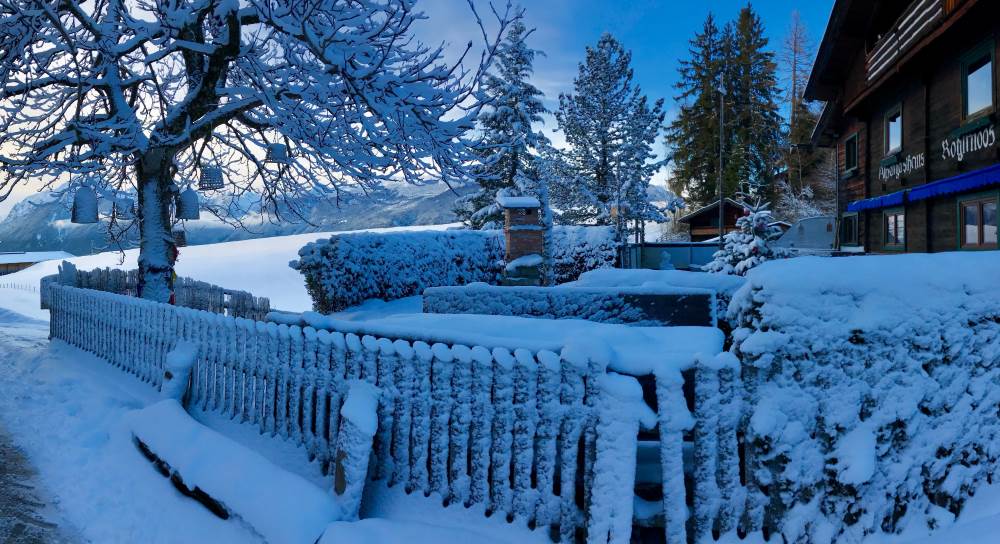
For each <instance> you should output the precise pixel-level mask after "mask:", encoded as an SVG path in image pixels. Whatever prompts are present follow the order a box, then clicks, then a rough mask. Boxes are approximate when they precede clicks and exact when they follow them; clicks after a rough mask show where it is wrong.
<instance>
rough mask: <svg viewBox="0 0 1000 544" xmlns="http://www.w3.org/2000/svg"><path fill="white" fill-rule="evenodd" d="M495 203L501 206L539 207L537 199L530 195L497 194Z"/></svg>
mask: <svg viewBox="0 0 1000 544" xmlns="http://www.w3.org/2000/svg"><path fill="white" fill-rule="evenodd" d="M497 204H499V205H500V207H502V208H541V207H542V205H541V204H540V203H539V202H538V199H537V198H535V197H532V196H498V197H497Z"/></svg>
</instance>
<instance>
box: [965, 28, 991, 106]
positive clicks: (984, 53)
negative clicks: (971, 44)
mask: <svg viewBox="0 0 1000 544" xmlns="http://www.w3.org/2000/svg"><path fill="white" fill-rule="evenodd" d="M992 110H993V42H989V43H986V44H983V45H981V46H979V47H977V48H976V49H975V50H973V51H971V52H970V53H968V54H967V55H966V56H965V58H964V59H963V60H962V116H963V117H964V118H970V117H976V116H977V115H980V114H983V113H987V112H989V111H992Z"/></svg>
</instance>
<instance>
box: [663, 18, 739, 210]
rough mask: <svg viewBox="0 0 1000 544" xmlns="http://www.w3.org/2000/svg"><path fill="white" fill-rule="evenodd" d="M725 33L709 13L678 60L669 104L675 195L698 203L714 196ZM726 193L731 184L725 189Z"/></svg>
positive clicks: (703, 202) (707, 201)
mask: <svg viewBox="0 0 1000 544" xmlns="http://www.w3.org/2000/svg"><path fill="white" fill-rule="evenodd" d="M728 40H729V37H728V34H726V35H724V34H723V31H722V30H721V29H720V28H719V27H718V26H717V25H716V23H715V17H714V16H713V15H712V14H711V13H709V14H708V17H707V18H706V19H705V23H704V25H703V26H702V30H701V32H700V33H698V34H696V35H695V37H694V39H692V40H691V46H690V49H689V50H688V51H689V54H690V58H689V59H686V60H681V61H680V68H679V69H678V71H679V76H680V77H679V80H678V82H677V83H676V84H675V86H674V87H675V88H676V89H677V90H678V91H679V94H678V95H677V96H676V97H675V100H676V101H677V102H678V103H679V104H680V112H679V113H678V115H677V118H676V119H674V121H673V123H671V125H670V128H669V130H668V131H667V143H668V145H670V146H671V148H672V150H673V166H674V168H673V170H674V186H673V189H674V190H675V191H683V193H682V194H684V195H685V197H687V198H688V199H689V200H692V201H693V202H695V203H697V204H699V205H704V204H707V203H709V202H712V201H713V200H715V199H717V198H718V195H717V189H716V186H717V180H718V175H719V115H718V114H719V90H720V86H721V84H722V79H723V77H722V69H723V66H724V63H725V58H724V57H725V45H726V42H727V41H728ZM727 189H728V190H727V194H731V191H734V190H735V185H733V186H727Z"/></svg>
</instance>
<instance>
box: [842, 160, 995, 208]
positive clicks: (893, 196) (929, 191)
mask: <svg viewBox="0 0 1000 544" xmlns="http://www.w3.org/2000/svg"><path fill="white" fill-rule="evenodd" d="M997 184H1000V164H994V165H993V166H988V167H986V168H983V169H980V170H976V171H974V172H966V173H964V174H959V175H957V176H952V177H950V178H945V179H942V180H938V181H934V182H931V183H928V184H925V185H921V186H919V187H914V188H913V189H903V190H901V191H896V192H894V193H889V194H887V195H881V196H876V197H872V198H866V199H864V200H855V201H854V202H851V203H850V204H848V205H847V211H849V212H860V211H864V210H877V209H881V208H889V207H892V206H902V205H903V203H904V202H919V201H921V200H926V199H928V198H934V197H937V196H944V195H950V194H955V193H964V192H967V191H971V190H973V189H981V188H983V187H989V186H991V185H997Z"/></svg>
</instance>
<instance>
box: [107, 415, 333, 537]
mask: <svg viewBox="0 0 1000 544" xmlns="http://www.w3.org/2000/svg"><path fill="white" fill-rule="evenodd" d="M126 421H127V424H128V427H129V429H130V430H131V432H132V435H133V436H134V437H135V438H136V439H137V440H139V441H141V443H142V445H143V446H144V447H145V448H146V449H147V450H148V451H149V452H150V453H152V454H153V455H155V456H156V457H157V458H158V459H159V460H161V461H162V462H163V463H165V464H166V465H167V466H169V471H170V473H171V475H172V476H173V475H175V474H176V477H179V478H180V480H182V481H183V484H184V486H185V487H187V488H188V489H190V490H198V491H201V492H203V493H204V494H205V495H207V496H208V497H211V499H213V500H214V501H217V502H218V503H219V504H220V505H221V507H222V508H224V509H225V511H226V512H227V513H229V514H233V515H236V516H239V517H240V518H241V519H243V520H244V521H245V522H247V523H248V524H249V525H250V526H251V527H253V528H254V529H255V530H256V531H257V532H258V533H260V535H261V536H263V537H264V539H265V540H267V541H268V542H269V543H271V544H313V543H314V542H316V540H317V539H318V538H320V536H321V535H322V534H323V532H324V530H325V529H326V527H327V525H329V524H330V523H332V522H333V521H336V520H338V519H340V518H341V516H340V509H339V507H338V505H337V503H336V501H335V500H334V498H333V495H332V494H331V493H330V492H327V491H324V490H322V489H320V488H319V487H317V486H315V485H313V484H312V483H310V482H309V481H307V480H305V479H304V478H302V477H301V476H299V475H297V474H292V473H290V472H288V471H286V470H284V469H282V468H279V467H277V466H275V465H274V464H272V463H271V462H270V461H268V460H267V459H265V458H264V457H262V456H261V455H260V454H258V453H256V452H254V451H252V450H250V449H247V448H246V447H244V446H242V445H240V444H238V443H236V442H234V441H233V440H232V439H230V438H227V437H225V436H223V435H221V434H219V433H217V432H215V431H213V430H211V429H209V428H208V427H205V426H204V425H201V424H200V423H198V422H197V421H195V420H194V419H193V418H191V416H189V415H188V414H187V412H185V411H184V408H183V407H182V406H181V405H180V403H178V402H177V401H176V400H173V399H167V400H164V401H161V402H158V403H156V404H153V405H152V406H149V407H147V408H144V409H142V410H137V411H135V412H132V413H130V414H128V415H127V416H126Z"/></svg>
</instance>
